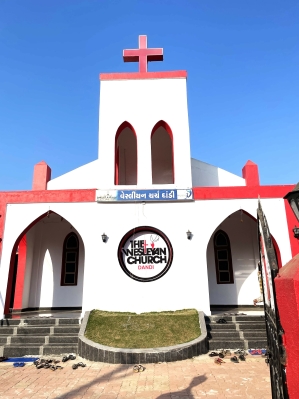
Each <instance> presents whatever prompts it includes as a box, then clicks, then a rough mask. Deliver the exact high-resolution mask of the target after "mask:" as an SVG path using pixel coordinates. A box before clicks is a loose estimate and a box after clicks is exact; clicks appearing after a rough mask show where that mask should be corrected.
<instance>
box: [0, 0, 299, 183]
mask: <svg viewBox="0 0 299 399" xmlns="http://www.w3.org/2000/svg"><path fill="white" fill-rule="evenodd" d="M140 34H146V35H148V46H149V47H163V48H164V61H163V62H152V63H150V64H149V71H159V70H160V71H161V70H162V71H169V70H180V69H186V70H187V71H188V80H187V85H188V105H189V119H190V135H191V154H192V157H194V158H197V159H200V160H202V161H204V162H207V163H210V164H213V165H217V166H219V167H221V168H223V169H226V170H228V171H230V172H232V173H235V174H238V175H241V173H242V172H241V170H242V167H243V166H244V164H245V163H246V161H247V160H248V159H250V160H252V161H254V162H256V163H257V164H258V165H259V171H260V179H261V183H262V184H289V183H296V182H297V181H299V168H298V164H299V162H298V161H299V160H298V141H299V134H298V133H299V132H298V128H299V112H298V111H299V101H298V95H299V2H298V0H262V1H261V0H250V1H246V0H172V1H171V0H1V1H0V190H30V189H31V185H32V174H33V166H34V164H35V163H37V162H39V161H41V160H44V161H45V162H47V163H48V165H49V166H50V167H51V168H52V178H54V177H57V176H60V175H61V174H64V173H66V172H68V171H70V170H72V169H75V168H77V167H79V166H81V165H83V164H85V163H88V162H90V161H93V160H94V159H96V158H97V149H98V117H99V115H98V106H99V79H98V75H99V73H100V72H124V71H137V68H138V65H137V64H135V63H126V64H125V63H124V62H123V60H122V50H123V49H125V48H136V47H137V46H138V35H140Z"/></svg>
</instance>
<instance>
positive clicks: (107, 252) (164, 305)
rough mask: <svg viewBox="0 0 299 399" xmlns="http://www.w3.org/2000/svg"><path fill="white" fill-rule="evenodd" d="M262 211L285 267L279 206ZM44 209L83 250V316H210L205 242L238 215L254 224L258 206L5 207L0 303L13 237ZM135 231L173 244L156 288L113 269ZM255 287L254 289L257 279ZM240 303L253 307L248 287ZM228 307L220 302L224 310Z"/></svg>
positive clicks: (65, 299)
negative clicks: (96, 312) (189, 312)
mask: <svg viewBox="0 0 299 399" xmlns="http://www.w3.org/2000/svg"><path fill="white" fill-rule="evenodd" d="M262 206H263V209H264V212H265V214H266V216H267V219H268V223H269V226H270V230H271V233H272V234H273V236H274V237H275V239H276V241H277V244H278V246H279V248H280V252H281V258H282V264H285V263H286V262H287V261H288V260H290V259H291V249H290V243H289V238H288V229H287V222H286V216H285V209H284V201H283V200H282V199H264V200H262ZM49 207H50V209H51V210H52V211H54V212H56V213H58V214H59V215H61V216H62V217H63V218H64V219H66V220H68V222H69V223H70V224H71V225H72V226H74V228H76V230H77V231H78V232H79V234H80V236H81V238H82V240H83V242H84V246H85V262H84V263H85V264H84V289H83V310H84V311H85V310H91V309H94V308H98V309H103V310H110V311H113V310H114V311H115V310H117V311H132V312H145V311H161V310H176V309H183V308H196V309H201V310H203V311H204V312H205V313H206V314H209V313H210V303H209V284H208V272H207V247H208V242H209V240H210V237H211V236H212V234H213V232H214V231H215V229H216V228H217V227H218V226H219V224H220V223H221V222H222V221H223V220H224V219H226V218H227V217H228V216H229V215H230V214H232V213H234V212H236V211H238V210H239V209H243V210H245V211H246V212H248V213H250V214H251V215H252V216H254V217H256V209H257V200H256V199H250V200H209V201H207V200H205V201H195V202H191V203H179V202H178V203H146V204H145V205H143V204H140V203H139V204H131V203H130V204H120V203H118V204H117V203H106V204H98V203H96V202H94V203H55V204H19V205H9V206H8V208H7V216H6V223H5V234H4V240H3V252H2V260H1V266H0V290H1V295H2V298H5V295H6V285H7V275H8V269H9V262H10V254H11V250H12V247H13V245H14V243H15V241H16V239H17V237H18V236H19V234H20V233H21V232H22V231H23V230H24V229H25V228H26V227H27V226H28V225H29V224H30V223H31V222H32V221H33V220H35V219H36V218H38V217H39V216H40V215H41V214H44V213H46V212H47V211H48V210H49ZM136 226H153V227H156V228H158V229H160V230H162V231H163V232H164V233H165V234H166V235H167V236H168V238H169V239H170V241H171V243H172V246H173V250H174V259H173V264H172V266H171V268H170V270H169V271H168V273H167V274H166V275H165V276H163V277H162V278H160V279H159V280H156V281H153V282H149V283H140V282H137V281H135V280H132V279H130V278H129V277H128V276H127V275H126V274H125V273H124V272H123V271H122V269H121V267H120V265H119V263H118V259H117V248H118V245H119V242H120V240H121V238H122V237H123V236H124V234H126V233H127V232H128V231H129V230H131V229H132V228H133V227H136ZM187 230H190V231H191V232H192V233H193V238H192V240H187V236H186V231H187ZM103 232H105V233H106V234H107V235H108V237H109V239H108V242H107V243H103V242H102V240H101V235H102V234H103ZM59 273H60V272H59ZM59 278H60V274H59ZM56 281H58V277H57V279H56ZM252 282H253V283H252V284H254V286H255V287H256V280H255V278H253V279H252ZM62 288H63V287H62ZM65 292H66V291H65ZM57 298H59V301H61V305H57V306H77V301H75V300H73V299H72V298H71V296H70V294H69V293H67V294H65V295H61V296H59V297H58V296H57ZM136 298H138V300H136ZM240 300H242V304H244V303H245V304H246V303H249V304H251V303H252V287H251V284H248V285H247V288H246V290H244V292H243V293H242V298H240ZM225 301H226V298H225V297H223V298H222V303H223V304H224V303H225Z"/></svg>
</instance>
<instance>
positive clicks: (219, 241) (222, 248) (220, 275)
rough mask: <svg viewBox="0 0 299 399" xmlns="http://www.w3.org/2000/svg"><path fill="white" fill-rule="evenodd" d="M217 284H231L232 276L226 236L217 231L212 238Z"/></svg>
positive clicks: (230, 256) (228, 244)
mask: <svg viewBox="0 0 299 399" xmlns="http://www.w3.org/2000/svg"><path fill="white" fill-rule="evenodd" d="M214 251H215V266H216V276H217V284H233V283H234V274H233V267H232V255H231V249H230V242H229V238H228V235H227V234H226V233H225V232H224V231H222V230H218V231H217V233H216V234H215V236H214Z"/></svg>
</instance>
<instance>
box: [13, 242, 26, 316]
mask: <svg viewBox="0 0 299 399" xmlns="http://www.w3.org/2000/svg"><path fill="white" fill-rule="evenodd" d="M26 256H27V241H26V235H24V236H23V237H22V239H21V241H20V244H19V255H18V271H17V278H16V287H15V297H14V303H13V308H14V309H22V302H23V291H24V281H25V273H26Z"/></svg>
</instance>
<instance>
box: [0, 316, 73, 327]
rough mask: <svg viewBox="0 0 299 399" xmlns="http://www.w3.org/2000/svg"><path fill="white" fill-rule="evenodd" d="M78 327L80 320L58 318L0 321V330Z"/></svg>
mask: <svg viewBox="0 0 299 399" xmlns="http://www.w3.org/2000/svg"><path fill="white" fill-rule="evenodd" d="M57 323H58V325H59V326H63V325H79V324H80V319H78V318H74V319H59V318H42V317H41V318H32V319H31V318H27V319H2V320H0V329H1V328H3V327H10V326H11V327H12V326H13V327H17V326H20V327H21V326H22V325H23V326H24V325H25V326H26V327H27V326H53V325H57Z"/></svg>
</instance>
